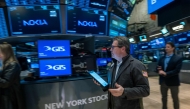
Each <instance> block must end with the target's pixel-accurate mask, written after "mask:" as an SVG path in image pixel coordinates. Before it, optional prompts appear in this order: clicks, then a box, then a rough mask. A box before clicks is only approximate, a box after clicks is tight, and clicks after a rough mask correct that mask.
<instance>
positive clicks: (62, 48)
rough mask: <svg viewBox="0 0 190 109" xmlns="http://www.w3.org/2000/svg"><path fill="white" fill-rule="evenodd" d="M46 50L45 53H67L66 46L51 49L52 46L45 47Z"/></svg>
mask: <svg viewBox="0 0 190 109" xmlns="http://www.w3.org/2000/svg"><path fill="white" fill-rule="evenodd" d="M44 47H45V48H46V50H45V51H53V52H63V51H65V48H64V46H54V47H50V46H44Z"/></svg>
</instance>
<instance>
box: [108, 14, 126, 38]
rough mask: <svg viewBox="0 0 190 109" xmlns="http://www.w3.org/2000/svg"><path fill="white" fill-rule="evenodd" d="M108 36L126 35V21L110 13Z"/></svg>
mask: <svg viewBox="0 0 190 109" xmlns="http://www.w3.org/2000/svg"><path fill="white" fill-rule="evenodd" d="M109 25H110V26H109V36H126V33H127V21H126V20H124V19H122V18H120V17H118V16H116V15H114V14H112V13H111V14H110V24H109Z"/></svg>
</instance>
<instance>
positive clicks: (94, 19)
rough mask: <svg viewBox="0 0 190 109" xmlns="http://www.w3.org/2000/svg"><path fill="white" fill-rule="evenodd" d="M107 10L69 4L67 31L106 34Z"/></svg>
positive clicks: (70, 32) (71, 32)
mask: <svg viewBox="0 0 190 109" xmlns="http://www.w3.org/2000/svg"><path fill="white" fill-rule="evenodd" d="M107 16H108V13H107V11H101V10H95V9H86V8H77V7H74V6H67V33H69V34H96V35H106V31H107Z"/></svg>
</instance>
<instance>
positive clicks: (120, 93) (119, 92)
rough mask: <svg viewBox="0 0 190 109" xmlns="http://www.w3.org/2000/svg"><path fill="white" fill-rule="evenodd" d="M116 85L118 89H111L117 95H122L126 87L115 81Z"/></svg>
mask: <svg viewBox="0 0 190 109" xmlns="http://www.w3.org/2000/svg"><path fill="white" fill-rule="evenodd" d="M115 86H116V89H109V91H110V92H111V94H112V95H113V96H115V97H118V96H121V95H122V94H123V91H124V88H123V87H122V86H121V85H119V84H117V83H115Z"/></svg>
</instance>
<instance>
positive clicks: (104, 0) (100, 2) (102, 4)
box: [64, 0, 109, 10]
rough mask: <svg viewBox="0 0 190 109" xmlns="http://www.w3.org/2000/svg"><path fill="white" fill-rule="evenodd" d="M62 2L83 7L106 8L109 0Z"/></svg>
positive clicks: (68, 0)
mask: <svg viewBox="0 0 190 109" xmlns="http://www.w3.org/2000/svg"><path fill="white" fill-rule="evenodd" d="M64 4H67V5H73V6H77V7H84V8H96V9H102V10H107V9H108V4H109V0H64Z"/></svg>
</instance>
